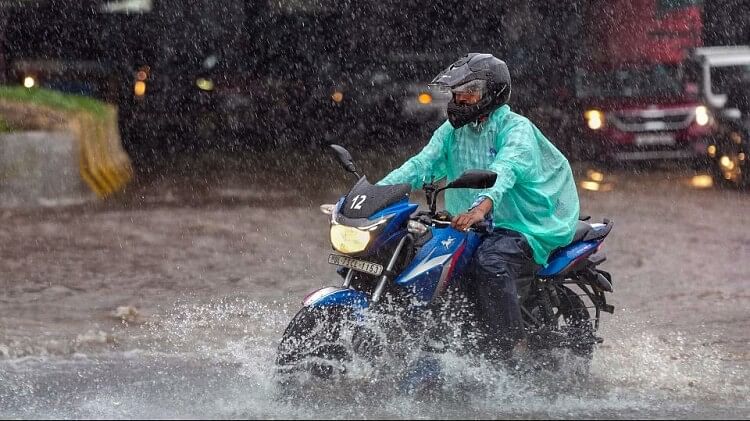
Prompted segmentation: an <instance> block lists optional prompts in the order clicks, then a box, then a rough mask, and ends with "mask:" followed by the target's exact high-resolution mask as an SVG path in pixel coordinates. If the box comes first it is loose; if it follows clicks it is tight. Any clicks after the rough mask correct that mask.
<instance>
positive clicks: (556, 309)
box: [276, 145, 614, 377]
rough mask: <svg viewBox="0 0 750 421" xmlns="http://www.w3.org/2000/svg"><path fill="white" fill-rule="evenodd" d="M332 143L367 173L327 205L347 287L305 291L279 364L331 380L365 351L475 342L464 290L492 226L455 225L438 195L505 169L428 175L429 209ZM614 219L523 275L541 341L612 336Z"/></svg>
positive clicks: (525, 308)
mask: <svg viewBox="0 0 750 421" xmlns="http://www.w3.org/2000/svg"><path fill="white" fill-rule="evenodd" d="M331 148H332V149H333V150H334V151H335V153H336V155H337V158H338V160H339V161H340V162H341V164H342V165H343V166H344V168H345V169H346V170H347V171H349V172H351V173H353V174H354V175H355V176H356V177H357V179H358V181H357V183H356V184H355V185H354V187H352V189H351V190H350V191H349V192H348V193H347V194H346V195H345V196H343V197H342V198H341V199H340V200H339V201H338V203H336V204H335V205H322V206H321V210H322V211H323V213H325V214H329V215H330V224H331V228H330V240H331V245H332V247H333V250H334V251H335V253H332V254H330V255H329V257H328V262H329V263H330V264H332V265H335V266H338V267H339V273H340V274H341V275H342V276H343V285H342V286H341V287H325V288H322V289H319V290H317V291H315V292H313V293H311V294H309V295H308V296H307V297H305V299H304V301H303V307H302V309H301V310H299V312H298V313H297V314H296V315H295V316H294V318H293V319H292V321H291V322H290V323H289V325H288V326H287V328H286V330H285V332H284V335H283V337H282V339H281V342H280V344H279V347H278V353H277V360H276V363H277V367H278V368H279V370H280V371H283V372H289V371H306V372H309V373H312V374H314V375H317V376H320V377H328V376H330V375H332V374H333V373H336V372H339V373H340V372H345V371H346V362H347V361H351V360H352V359H353V358H354V357H355V356H360V357H364V358H365V359H367V360H369V361H373V362H375V361H377V360H378V358H379V357H382V356H383V355H385V354H388V355H389V356H391V357H393V356H394V355H401V356H403V355H404V354H406V353H408V352H409V351H410V350H414V349H415V347H419V348H420V349H425V350H429V351H430V352H444V351H445V349H447V348H449V347H452V348H454V350H455V351H456V352H472V350H474V351H475V349H474V348H472V346H471V343H472V342H473V341H472V340H471V339H472V338H476V335H477V330H476V323H474V322H473V316H472V314H471V311H470V308H469V309H468V310H467V307H466V305H465V304H466V303H465V300H462V299H460V297H461V294H460V283H461V281H462V275H463V274H464V269H465V268H466V267H467V266H468V263H469V262H470V260H471V258H472V256H473V254H474V252H475V251H476V249H477V247H478V245H479V243H480V241H481V237H482V235H484V234H485V233H486V232H487V230H488V229H491V228H489V227H488V226H486V224H478V226H475V227H472V228H471V229H469V230H468V231H467V232H463V231H458V230H455V229H454V228H452V227H451V226H450V224H451V222H450V221H451V216H450V215H448V214H447V212H445V211H440V212H438V211H437V210H436V208H437V198H438V195H439V194H440V192H442V191H443V190H446V189H455V188H472V189H486V188H489V187H491V186H492V185H494V184H495V180H496V177H497V174H495V173H494V172H491V171H482V170H471V171H467V172H465V173H464V174H462V175H461V176H460V177H459V178H458V179H456V180H453V181H452V182H450V183H448V184H447V185H445V186H444V187H439V186H438V185H437V184H435V183H428V184H426V185H425V186H424V187H423V189H424V191H425V194H426V199H427V203H428V207H429V209H427V210H418V208H419V205H418V204H415V203H411V202H410V201H409V194H410V192H411V187H410V186H409V185H406V184H402V185H390V186H378V185H372V184H370V183H369V182H368V181H367V178H366V177H360V176H359V174H357V170H356V166H355V165H354V162H353V160H352V157H351V155H350V154H349V152H348V151H347V150H346V149H344V148H343V147H341V146H338V145H331ZM612 226H613V224H612V222H611V221H609V220H607V219H605V220H604V222H603V223H594V224H588V223H586V222H583V221H579V223H578V227H577V230H576V233H575V236H574V238H573V241H572V242H571V244H570V245H568V246H566V247H562V248H560V249H558V250H556V251H555V252H553V253H552V255H551V257H550V259H549V262H548V264H547V266H546V267H544V268H542V269H541V270H539V271H538V272H537V273H536V274H535V275H534V276H528V277H526V278H522V279H519V280H518V292H519V295H520V299H519V302H520V303H521V311H522V315H523V321H524V327H525V329H526V332H527V337H528V338H529V347H530V348H531V349H533V350H555V349H565V350H569V351H571V352H573V353H574V354H575V355H578V356H582V357H584V358H585V359H590V358H591V354H592V352H593V349H594V346H595V344H597V343H599V342H601V339H600V338H598V337H597V336H595V331H596V330H597V329H598V327H599V320H600V314H601V312H608V313H612V312H613V311H614V307H613V306H612V305H610V304H607V301H606V298H605V293H607V292H612V277H611V276H610V274H609V273H607V272H605V271H603V270H601V269H599V268H598V266H599V265H600V264H601V263H602V262H604V261H605V260H606V256H605V254H604V252H603V251H602V250H601V249H602V246H603V243H604V239H605V237H607V235H608V234H609V232H610V231H611V230H612ZM574 290H578V292H575V291H574ZM584 299H585V300H587V301H588V302H589V304H588V305H587V304H586V303H585V302H584ZM590 309H591V310H593V312H594V315H593V317H592V315H591V313H590V311H589V310H590ZM456 326H459V328H456ZM456 338H459V340H456ZM457 344H458V345H457ZM394 350H395V353H394ZM399 350H400V351H401V352H400V353H399ZM388 361H389V362H392V361H393V358H389V359H388Z"/></svg>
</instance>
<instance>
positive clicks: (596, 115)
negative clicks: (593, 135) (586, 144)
mask: <svg viewBox="0 0 750 421" xmlns="http://www.w3.org/2000/svg"><path fill="white" fill-rule="evenodd" d="M583 118H585V119H586V125H588V126H589V129H591V130H599V129H601V128H602V126H604V113H603V112H601V111H599V110H588V111H586V112H585V113H583Z"/></svg>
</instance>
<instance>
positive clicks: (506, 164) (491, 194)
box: [478, 122, 537, 205]
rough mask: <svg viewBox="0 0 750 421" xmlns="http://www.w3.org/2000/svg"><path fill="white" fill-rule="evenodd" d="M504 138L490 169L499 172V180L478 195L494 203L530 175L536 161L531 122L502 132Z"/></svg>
mask: <svg viewBox="0 0 750 421" xmlns="http://www.w3.org/2000/svg"><path fill="white" fill-rule="evenodd" d="M502 136H503V140H502V143H501V145H500V147H499V148H498V153H497V156H495V160H494V161H493V162H492V164H490V167H489V169H490V170H491V171H494V172H496V173H497V181H496V182H495V185H494V186H492V187H491V188H489V189H487V190H485V191H483V192H482V193H480V194H479V195H478V197H487V198H489V199H490V200H491V201H492V203H493V205H497V204H498V203H500V201H501V200H502V197H503V195H504V194H505V192H506V191H508V190H509V189H510V188H512V187H513V186H514V185H515V184H516V182H517V181H518V180H521V179H525V178H527V177H528V175H529V174H530V172H531V171H532V168H533V166H534V162H536V160H537V159H536V158H537V156H536V154H535V152H534V149H535V136H534V130H533V126H532V125H531V123H529V122H521V123H518V124H516V125H514V126H513V127H511V128H510V129H508V131H507V132H506V133H503V134H502Z"/></svg>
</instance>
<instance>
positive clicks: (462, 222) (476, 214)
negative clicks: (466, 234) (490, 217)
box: [451, 208, 484, 231]
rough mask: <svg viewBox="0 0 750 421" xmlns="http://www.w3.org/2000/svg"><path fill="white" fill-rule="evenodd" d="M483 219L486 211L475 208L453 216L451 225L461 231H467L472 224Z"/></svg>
mask: <svg viewBox="0 0 750 421" xmlns="http://www.w3.org/2000/svg"><path fill="white" fill-rule="evenodd" d="M482 221H484V213H482V211H481V210H478V209H476V208H475V209H473V210H471V211H469V212H464V213H462V214H460V215H458V216H456V217H455V218H453V220H452V221H451V226H452V227H453V228H455V229H457V230H459V231H467V230H468V229H469V228H470V227H471V226H472V225H474V224H476V223H478V222H482Z"/></svg>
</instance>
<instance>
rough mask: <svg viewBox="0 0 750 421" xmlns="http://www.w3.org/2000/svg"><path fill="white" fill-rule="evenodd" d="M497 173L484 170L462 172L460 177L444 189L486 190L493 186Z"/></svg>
mask: <svg viewBox="0 0 750 421" xmlns="http://www.w3.org/2000/svg"><path fill="white" fill-rule="evenodd" d="M496 180H497V173H496V172H493V171H486V170H468V171H464V173H463V174H461V176H460V177H458V178H457V179H455V180H453V181H451V182H450V183H448V185H447V186H445V188H446V189H460V188H464V189H488V188H490V187H492V186H494V185H495V181H496Z"/></svg>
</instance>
